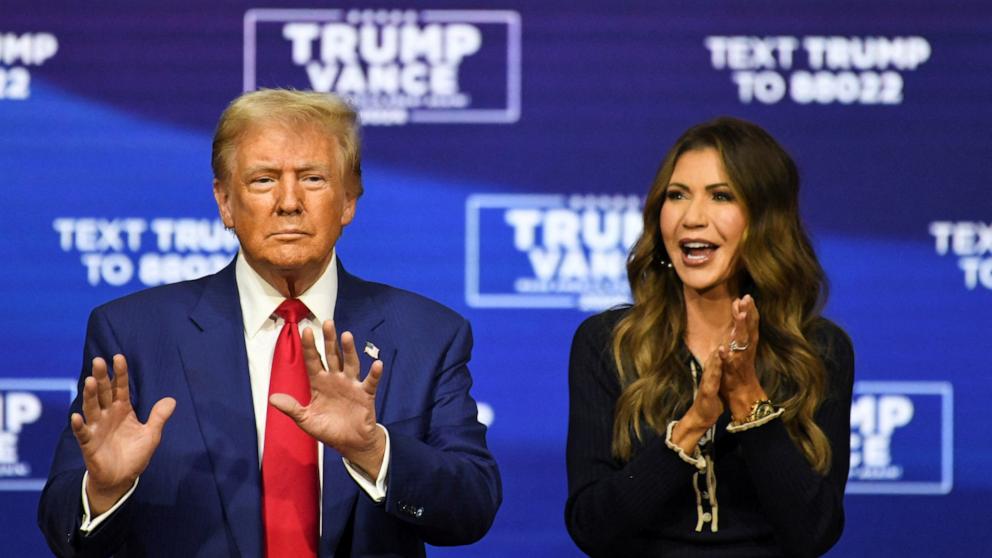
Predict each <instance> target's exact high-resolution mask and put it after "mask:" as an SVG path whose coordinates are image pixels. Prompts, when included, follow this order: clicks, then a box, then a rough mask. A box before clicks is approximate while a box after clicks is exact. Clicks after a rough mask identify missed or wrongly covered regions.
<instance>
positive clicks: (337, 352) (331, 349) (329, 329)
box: [323, 320, 343, 372]
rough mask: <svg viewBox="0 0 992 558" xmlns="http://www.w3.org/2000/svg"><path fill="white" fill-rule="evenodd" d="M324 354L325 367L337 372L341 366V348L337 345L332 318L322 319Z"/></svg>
mask: <svg viewBox="0 0 992 558" xmlns="http://www.w3.org/2000/svg"><path fill="white" fill-rule="evenodd" d="M323 330H324V356H326V357H327V369H328V370H330V371H331V372H338V371H340V370H341V367H342V366H343V362H342V358H341V349H340V348H339V347H338V332H337V330H336V329H334V321H333V320H324V326H323Z"/></svg>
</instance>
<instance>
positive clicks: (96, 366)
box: [93, 358, 113, 409]
mask: <svg viewBox="0 0 992 558" xmlns="http://www.w3.org/2000/svg"><path fill="white" fill-rule="evenodd" d="M98 361H99V362H98ZM93 379H94V380H96V399H97V402H98V403H99V405H100V408H101V409H106V408H107V407H110V403H111V402H112V401H113V394H112V393H111V388H110V378H109V377H108V374H107V363H106V361H104V360H103V359H102V358H100V359H96V358H95V359H93Z"/></svg>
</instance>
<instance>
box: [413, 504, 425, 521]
mask: <svg viewBox="0 0 992 558" xmlns="http://www.w3.org/2000/svg"><path fill="white" fill-rule="evenodd" d="M422 515H424V508H419V507H418V508H417V511H415V512H413V516H414V517H416V518H417V519H420V516H422Z"/></svg>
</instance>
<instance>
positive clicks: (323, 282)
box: [80, 252, 389, 533]
mask: <svg viewBox="0 0 992 558" xmlns="http://www.w3.org/2000/svg"><path fill="white" fill-rule="evenodd" d="M235 277H236V280H237V285H238V297H239V299H240V301H241V315H242V317H243V319H244V336H245V349H246V351H247V354H248V376H249V381H250V382H251V397H252V404H253V406H254V412H255V429H256V432H257V435H258V463H259V466H261V464H262V453H263V450H264V446H265V419H266V411H267V408H268V405H269V377H270V375H271V373H272V356H273V354H274V352H275V346H276V341H277V339H278V337H279V332H280V331H282V327H283V325H284V324H285V321H284V320H283V319H282V318H280V317H279V316H277V315H276V314H275V310H276V308H278V307H279V305H280V304H282V302H283V300H285V297H283V296H282V295H281V294H280V293H279V291H277V290H276V289H275V287H273V286H272V285H270V284H269V283H268V282H266V281H265V280H264V279H263V278H262V276H261V275H259V274H258V273H257V272H256V271H255V270H254V269H252V267H251V266H250V265H248V262H247V260H245V258H244V255H243V254H242V253H241V252H238V258H237V262H235ZM337 295H338V271H337V255H336V254H334V253H332V254H331V261H330V263H329V264H328V265H327V269H325V270H324V273H323V274H321V276H320V277H319V278H318V279H317V281H316V282H315V283H314V284H313V286H311V287H310V288H309V289H307V290H306V292H304V293H302V294H300V295H299V296H298V298H299V300H300V301H301V302H303V304H305V305H306V307H307V308H308V309H309V310H310V313H311V315H312V318H311V317H309V316H308V317H307V318H305V319H303V320H300V323H299V328H300V332H301V334H302V332H303V328H305V327H309V328H310V329H311V331H313V334H314V342H315V343H316V345H317V350H318V351H319V352H320V357H321V360H322V361H323V362H324V366H325V368H326V366H327V357H326V355H325V354H324V333H323V330H322V328H321V324H323V323H324V321H325V320H330V319H333V317H334V304H335V301H336V300H337ZM338 333H339V334H340V333H341V332H340V331H339V332H338ZM378 426H379V428H381V429H382V431H383V433H385V436H386V449H385V455H384V456H383V459H382V467H380V469H379V476H378V477H377V478H375V479H372V478H370V477H368V476H366V475H365V473H364V472H362V471H361V470H359V469H358V468H356V467H353V466H352V465H351V463H349V462H348V460H347V459H344V458H342V460H343V461H344V466H345V469H347V471H348V473H349V474H350V475H351V477H352V478H353V479H355V482H356V483H358V485H359V486H360V487H361V488H362V490H364V491H365V492H366V493H368V495H369V496H370V497H371V498H372V499H373V500H375V501H376V502H381V501H382V500H383V499H385V497H386V476H387V472H388V469H389V431H388V430H386V428H385V427H383V426H382V425H381V424H380V425H378ZM314 443H316V444H317V455H318V457H319V458H318V459H317V468H318V472H319V475H320V486H321V491H322V492H323V486H324V459H323V455H324V445H323V444H322V443H320V442H317V441H315V442H314ZM88 478H89V473H86V474H84V475H83V486H82V498H83V521H82V524H81V526H80V530H81V531H83V532H84V533H89V532H91V531H93V530H94V529H96V528H97V527H98V526H99V525H100V523H102V522H103V521H104V519H106V518H107V517H109V516H110V515H111V514H112V513H113V512H114V511H116V510H117V508H119V507H120V506H121V505H122V504H123V503H124V502H125V501H126V500H127V499H128V498H129V497H130V496H131V494H133V493H134V489H135V488H136V487H137V486H138V481H137V480H136V481H135V483H134V485H133V486H132V487H131V489H130V490H128V492H127V493H126V494H125V495H124V496H122V497H121V499H120V500H118V501H117V503H115V504H114V506H113V507H111V508H110V509H109V510H107V511H106V512H104V513H102V514H100V515H99V516H97V517H92V518H91V517H90V507H89V501H88V499H87V498H86V483H87V479H88ZM321 513H323V509H322V510H321Z"/></svg>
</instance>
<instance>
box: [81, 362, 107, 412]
mask: <svg viewBox="0 0 992 558" xmlns="http://www.w3.org/2000/svg"><path fill="white" fill-rule="evenodd" d="M97 361H99V362H100V363H101V364H103V370H104V374H106V370H107V365H106V364H104V363H103V359H102V358H95V359H93V369H94V370H96V369H97V364H98V363H97ZM96 391H97V389H96V378H93V377H92V376H91V377H89V378H86V379H85V380H83V416H84V417H86V422H92V421H94V420H96V419H97V417H99V416H100V401H99V400H98V399H97V394H96Z"/></svg>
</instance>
